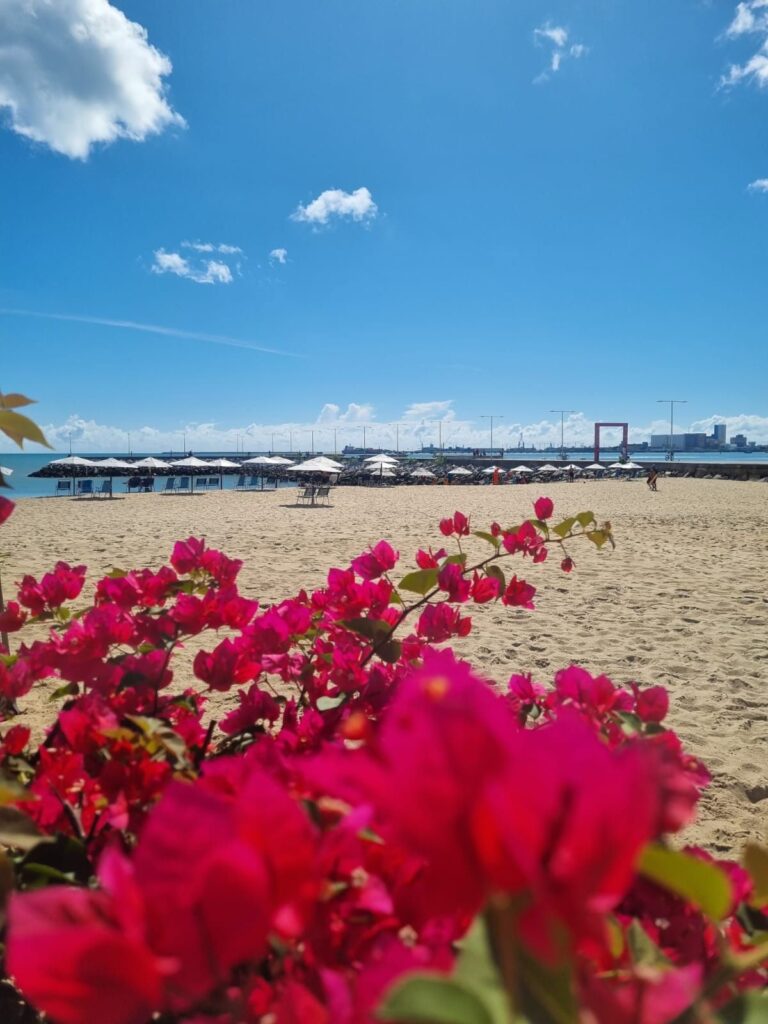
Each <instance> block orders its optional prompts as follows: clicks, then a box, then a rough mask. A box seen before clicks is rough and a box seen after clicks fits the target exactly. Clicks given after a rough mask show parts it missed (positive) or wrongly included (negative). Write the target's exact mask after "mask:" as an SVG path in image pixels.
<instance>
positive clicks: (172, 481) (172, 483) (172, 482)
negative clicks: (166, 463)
mask: <svg viewBox="0 0 768 1024" xmlns="http://www.w3.org/2000/svg"><path fill="white" fill-rule="evenodd" d="M175 490H176V477H175V476H169V477H167V478H166V481H165V489H164V491H163V493H164V494H170V493H171V492H172V491H175Z"/></svg>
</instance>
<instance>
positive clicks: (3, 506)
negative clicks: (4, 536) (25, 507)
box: [0, 497, 16, 526]
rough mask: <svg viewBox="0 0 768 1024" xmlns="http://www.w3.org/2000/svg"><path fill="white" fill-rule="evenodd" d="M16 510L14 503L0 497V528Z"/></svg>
mask: <svg viewBox="0 0 768 1024" xmlns="http://www.w3.org/2000/svg"><path fill="white" fill-rule="evenodd" d="M15 508H16V502H14V501H10V500H9V499H8V498H3V497H0V526H2V524H3V523H4V522H5V521H6V519H8V518H9V517H10V516H11V514H12V512H13V510H14V509H15Z"/></svg>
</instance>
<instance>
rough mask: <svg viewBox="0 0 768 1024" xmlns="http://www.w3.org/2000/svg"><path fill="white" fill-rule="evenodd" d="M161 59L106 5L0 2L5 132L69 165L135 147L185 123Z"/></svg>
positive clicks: (135, 27) (86, 0) (142, 34)
mask: <svg viewBox="0 0 768 1024" xmlns="http://www.w3.org/2000/svg"><path fill="white" fill-rule="evenodd" d="M171 71H172V65H171V62H170V60H169V59H168V57H167V56H166V55H165V54H163V53H161V52H160V50H158V49H157V48H156V47H154V46H152V44H151V43H150V42H149V39H148V37H147V31H146V29H145V28H144V27H143V26H142V25H139V24H137V23H136V22H134V21H130V20H129V19H128V18H127V17H126V16H125V14H123V12H122V11H121V10H119V9H118V8H117V7H114V6H113V5H112V4H111V3H109V0H55V3H51V2H49V0H2V2H1V3H0V108H5V110H6V111H7V112H8V123H9V127H10V128H11V130H12V131H14V132H16V134H17V135H22V136H24V137H25V138H27V139H30V140H31V141H33V142H38V143H41V144H43V145H46V146H48V147H49V148H50V149H52V150H54V151H55V152H56V153H61V154H62V155H63V156H67V157H70V158H71V159H79V160H85V159H87V157H88V155H89V154H90V152H91V149H92V147H93V146H95V145H97V144H99V143H103V144H108V143H111V142H114V141H115V140H116V139H131V140H132V141H134V142H142V141H144V140H145V139H146V138H147V137H148V136H150V135H156V134H158V133H160V132H162V131H164V130H165V129H166V128H168V127H169V126H171V125H177V126H179V127H183V126H184V125H185V121H184V118H183V117H182V116H181V115H180V114H178V113H177V112H176V111H175V110H174V109H173V108H172V107H171V105H170V102H169V100H168V96H167V86H166V82H165V79H167V77H168V76H169V75H170V74H171Z"/></svg>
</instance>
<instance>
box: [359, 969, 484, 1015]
mask: <svg viewBox="0 0 768 1024" xmlns="http://www.w3.org/2000/svg"><path fill="white" fill-rule="evenodd" d="M376 1016H377V1017H378V1018H379V1020H385V1021H402V1022H403V1024H503V1022H502V1021H501V1020H500V1019H499V1018H498V1017H497V1016H495V1015H494V1013H493V1010H492V1009H491V1008H490V1007H489V1006H487V1005H486V1004H485V1002H484V1000H483V998H482V995H481V994H480V993H479V992H477V991H475V990H473V989H471V988H470V987H469V986H468V985H466V984H464V983H462V982H460V981H457V980H455V979H453V978H449V977H447V976H445V977H444V976H442V975H439V974H411V975H409V976H408V977H406V979H405V980H404V981H402V982H400V983H399V984H396V985H395V987H394V988H392V989H390V991H389V993H388V994H387V995H386V997H385V998H384V1002H383V1003H382V1004H381V1006H380V1007H379V1008H378V1010H377V1011H376Z"/></svg>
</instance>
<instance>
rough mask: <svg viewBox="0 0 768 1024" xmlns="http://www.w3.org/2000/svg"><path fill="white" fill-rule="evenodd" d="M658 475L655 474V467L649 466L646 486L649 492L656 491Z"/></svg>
mask: <svg viewBox="0 0 768 1024" xmlns="http://www.w3.org/2000/svg"><path fill="white" fill-rule="evenodd" d="M658 477H659V474H658V473H657V472H656V467H655V466H651V468H650V469H649V470H648V477H647V481H646V482H647V484H648V489H649V490H650V491H655V490H656V481H657V480H658Z"/></svg>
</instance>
